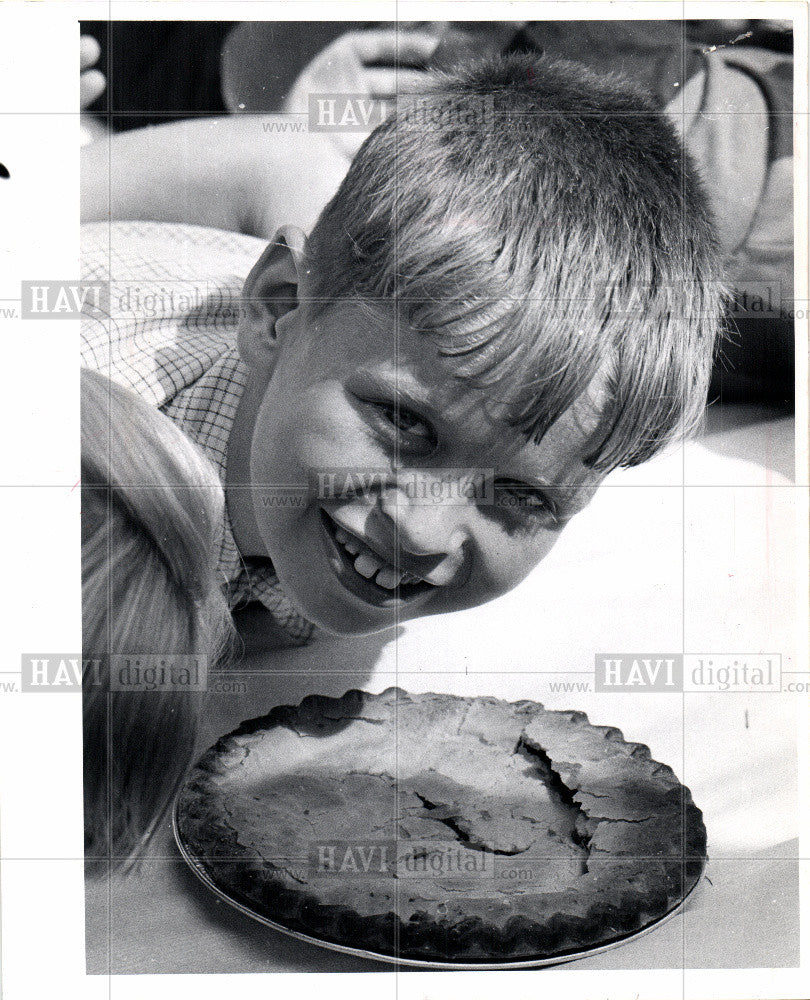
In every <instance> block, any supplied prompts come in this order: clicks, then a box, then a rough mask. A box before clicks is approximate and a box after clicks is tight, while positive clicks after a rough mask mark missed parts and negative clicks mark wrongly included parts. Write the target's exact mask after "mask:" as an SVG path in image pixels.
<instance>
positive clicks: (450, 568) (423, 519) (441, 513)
mask: <svg viewBox="0 0 810 1000" xmlns="http://www.w3.org/2000/svg"><path fill="white" fill-rule="evenodd" d="M469 506H470V505H469V503H468V502H466V501H464V500H463V499H460V498H458V497H455V498H453V499H452V500H450V499H443V500H440V501H438V502H432V501H431V500H427V499H424V498H420V497H411V496H408V494H407V492H406V491H405V490H403V489H401V488H399V487H398V486H388V487H385V488H384V489H383V490H382V491H381V493H380V500H379V508H380V511H381V512H382V514H383V515H384V516H385V517H386V518H387V519H390V521H391V522H393V525H394V526H395V528H396V531H397V535H398V539H397V541H398V547H399V549H400V550H401V551H402V552H403V554H407V555H410V556H412V557H415V559H416V560H418V564H421V573H419V575H421V576H429V579H430V582H431V583H433V584H435V585H436V586H444V585H446V584H448V583H451V582H454V581H455V579H456V577H457V575H458V572H459V570H460V569H461V566H462V563H463V562H464V557H465V548H466V546H465V543H466V542H467V540H468V539H469V537H470V531H469V525H468V518H469Z"/></svg>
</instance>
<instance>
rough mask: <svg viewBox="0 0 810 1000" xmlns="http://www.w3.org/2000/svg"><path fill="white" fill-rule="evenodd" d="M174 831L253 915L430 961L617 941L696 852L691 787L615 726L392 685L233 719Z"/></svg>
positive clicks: (688, 870)
mask: <svg viewBox="0 0 810 1000" xmlns="http://www.w3.org/2000/svg"><path fill="white" fill-rule="evenodd" d="M177 829H178V835H179V837H180V840H181V842H182V843H183V845H184V847H185V848H186V850H187V851H188V852H189V853H190V854H191V855H192V856H193V857H194V858H195V859H196V861H197V863H198V864H199V865H201V867H202V868H203V870H204V871H205V872H206V874H207V876H208V877H209V878H210V880H211V881H213V883H214V884H215V885H216V886H218V887H219V888H220V889H221V890H222V891H223V892H225V893H226V894H227V895H229V896H230V897H232V898H235V899H237V900H238V901H239V902H241V903H242V904H243V905H246V906H248V907H249V908H250V909H251V910H253V911H255V912H256V913H257V914H259V915H261V916H264V917H266V918H268V919H270V920H272V921H274V922H276V923H278V924H281V925H283V926H284V927H287V928H289V929H290V930H293V931H297V932H300V933H304V934H307V935H310V936H314V937H317V938H319V939H321V940H323V941H327V942H331V943H335V944H338V945H344V946H348V947H352V948H362V949H364V950H368V951H374V952H377V953H379V954H382V955H386V956H399V957H401V958H406V959H407V958H413V959H419V960H429V961H430V960H433V961H436V960H438V961H450V962H453V961H458V962H461V961H464V962H473V963H474V962H476V961H481V962H509V961H519V960H528V959H542V958H549V957H553V956H558V955H560V956H562V955H564V954H565V953H566V952H577V951H582V950H585V949H587V948H591V947H597V946H599V945H605V944H608V943H610V942H611V941H616V940H618V939H620V938H622V937H625V936H627V935H628V934H630V933H633V932H636V931H638V930H641V929H643V928H644V927H645V926H647V925H649V924H650V923H653V922H654V921H656V920H658V919H660V918H661V917H662V916H664V915H665V914H666V913H667V912H669V911H670V910H671V909H673V908H674V907H675V906H676V905H677V904H678V903H679V902H680V901H681V900H682V899H683V898H684V896H685V895H686V894H687V893H688V892H689V891H690V890H691V889H692V888H693V887H694V885H695V883H696V882H697V880H698V879H699V878H700V875H701V872H702V870H703V865H704V862H705V857H706V830H705V827H704V826H703V821H702V816H701V812H700V810H699V809H698V808H697V807H696V806H695V805H694V804H693V803H692V799H691V795H690V793H689V790H688V789H687V788H684V787H683V786H682V785H681V784H680V783H679V781H678V779H677V778H676V777H675V774H674V773H673V771H672V770H671V768H669V767H667V766H666V765H664V764H659V763H657V762H656V761H653V760H651V759H650V752H649V749H648V748H647V747H646V746H644V745H643V744H640V743H627V742H625V741H624V738H623V736H622V734H621V732H620V731H619V730H618V729H614V728H610V727H604V726H592V725H591V724H590V723H589V722H588V719H587V717H586V716H585V715H584V714H583V713H582V712H574V711H565V712H562V711H547V710H546V709H544V708H543V706H542V705H540V704H538V703H537V702H531V701H520V702H515V703H508V702H505V701H500V700H498V699H496V698H460V697H455V696H452V695H445V694H421V695H411V694H408V693H407V692H405V691H402V690H400V689H398V688H389V689H388V690H386V691H384V692H383V693H382V694H380V695H371V694H368V693H366V692H363V691H348V692H347V693H346V694H345V695H344V696H343V697H342V698H326V697H321V696H312V697H309V698H305V699H304V700H303V701H302V702H301V704H300V705H299V706H297V707H294V706H289V705H286V706H281V707H279V708H276V709H274V710H273V711H272V712H270V713H269V715H266V716H263V717H261V718H259V719H254V720H251V721H249V722H245V723H243V724H242V725H241V726H240V727H239V728H238V729H237V730H236V731H235V732H233V733H232V734H230V735H229V736H225V737H223V738H222V739H221V740H219V742H218V743H217V744H216V745H215V746H214V747H212V748H211V749H210V750H209V751H208V752H207V753H206V754H205V755H204V756H203V757H202V758H201V760H200V761H199V762H198V763H197V765H196V766H195V768H194V769H193V770H192V772H191V774H190V775H189V778H188V780H187V782H186V784H185V786H184V788H183V790H182V792H181V794H180V797H179V801H178V804H177ZM437 856H438V857H437ZM437 860H438V862H439V864H438V865H437V864H436V861H437Z"/></svg>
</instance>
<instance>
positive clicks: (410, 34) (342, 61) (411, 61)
mask: <svg viewBox="0 0 810 1000" xmlns="http://www.w3.org/2000/svg"><path fill="white" fill-rule="evenodd" d="M440 37H441V35H440V32H432V33H431V32H427V31H405V32H403V31H397V30H395V29H391V28H386V29H382V30H375V31H371V30H369V31H350V32H347V33H346V34H345V35H341V37H340V38H338V39H336V40H335V41H334V42H332V43H331V45H327V46H326V48H325V49H324V50H323V51H322V52H321V53H319V54H318V55H317V56H316V57H315V58H314V59H313V60H312V62H311V63H310V64H309V65H308V66H307V67H306V68H305V69H304V70H303V71H302V72H301V73H300V74H299V76H298V78H297V79H296V81H295V83H294V84H293V87H292V89H291V90H290V92H289V94H288V95H287V97H286V99H285V101H284V108H283V110H284V111H285V112H286V113H288V114H299V115H301V114H307V113H308V111H309V95H310V94H334V95H335V96H336V97H339V95H341V94H351V95H353V96H357V95H359V96H361V97H363V98H372V99H374V100H377V101H380V102H381V110H382V111H383V113H384V110H385V107H386V106H387V105H392V104H393V102H394V100H395V98H396V97H397V95H399V94H402V93H418V92H419V90H420V89H422V88H423V87H424V85H425V81H426V78H427V76H426V71H425V66H426V65H427V62H428V60H429V59H430V57H431V55H432V54H433V52H434V51H435V50H436V48H437V46H438V44H439V42H440ZM379 121H380V114H379V112H378V113H377V114H376V115H374V116H373V118H372V124H371V125H370V126H369V127H368V128H363V127H362V126H358V130H357V131H346V132H334V133H329V137H330V139H331V140H332V141H333V142H334V144H335V145H336V146H337V147H338V148H339V149H340V151H341V152H342V153H343V155H345V156H346V157H348V158H351V157H352V156H354V154H355V153H356V152H357V150H358V149H359V148H360V145H361V144H362V142H363V140H364V139H365V138H366V136H367V135H368V133H369V132H370V131H371V129H372V128H373V127H374V125H375V124H377V123H378V122H379Z"/></svg>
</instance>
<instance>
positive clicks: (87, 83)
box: [79, 69, 107, 110]
mask: <svg viewBox="0 0 810 1000" xmlns="http://www.w3.org/2000/svg"><path fill="white" fill-rule="evenodd" d="M106 86H107V81H106V80H105V79H104V74H103V73H100V72H99V71H98V70H97V69H88V70H85V71H84V73H82V75H81V76H80V77H79V107H80V108H81V109H82V110H84V109H85V108H86V107H88V105H90V104H92V103H93V101H95V99H96V98H97V97H99V96H100V95H101V94H103V93H104V88H105V87H106Z"/></svg>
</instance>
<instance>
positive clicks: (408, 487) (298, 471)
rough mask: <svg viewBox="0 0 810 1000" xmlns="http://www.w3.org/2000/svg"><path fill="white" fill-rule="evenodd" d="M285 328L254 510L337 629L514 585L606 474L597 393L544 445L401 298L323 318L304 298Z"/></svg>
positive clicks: (270, 544) (256, 471)
mask: <svg viewBox="0 0 810 1000" xmlns="http://www.w3.org/2000/svg"><path fill="white" fill-rule="evenodd" d="M276 330H277V334H278V344H277V348H276V350H277V355H276V364H275V368H274V370H273V373H272V376H271V377H270V380H269V383H267V385H266V388H265V389H264V394H263V398H262V400H261V403H260V404H259V408H258V412H257V415H256V420H255V424H254V426H253V430H252V440H251V448H250V478H251V482H252V484H253V489H252V491H251V496H252V512H253V514H254V516H255V519H256V522H257V528H258V533H259V535H260V536H261V540H262V543H263V546H264V547H265V548H266V550H267V554H268V555H269V556H270V558H271V559H272V561H273V564H274V567H275V569H276V572H277V573H278V576H279V579H280V581H281V583H282V586H283V587H284V588H285V590H286V591H287V593H288V595H289V596H290V598H291V599H292V601H293V603H294V604H295V605H296V606H297V607H298V608H299V610H300V611H301V613H302V614H303V615H304V616H305V617H306V618H308V619H309V620H310V621H312V622H315V623H316V624H317V625H319V626H320V627H322V628H324V629H326V630H328V631H331V632H335V633H339V634H352V633H363V632H373V631H378V630H380V629H382V628H385V627H386V626H389V625H393V624H395V623H396V622H398V621H404V620H407V619H410V618H417V617H421V616H423V615H433V614H442V613H445V612H450V611H457V610H460V609H463V608H471V607H474V606H476V605H478V604H483V603H485V602H487V601H490V600H492V599H493V598H495V597H498V596H499V595H501V594H504V593H506V592H507V591H509V590H511V589H512V588H513V587H514V586H515V585H516V584H518V583H519V582H520V581H521V580H523V578H524V577H525V576H526V575H527V574H528V573H529V571H530V570H531V569H532V568H533V567H534V566H536V565H537V563H539V562H540V560H541V559H543V557H544V556H545V555H546V553H547V552H548V551H549V550H550V549H551V548H552V546H553V545H554V543H555V542H556V540H557V538H558V537H559V534H560V532H561V530H562V528H563V527H564V526H565V523H566V522H567V521H568V520H569V519H570V518H571V517H572V516H573V515H574V514H575V513H576V512H577V511H578V510H581V509H582V507H584V506H585V505H586V504H587V502H588V501H589V500H590V498H591V496H592V495H593V493H594V491H595V489H596V487H597V486H598V484H599V482H600V481H601V478H602V475H601V474H600V473H595V472H593V471H592V470H590V469H588V468H586V466H585V465H584V464H583V461H582V460H583V457H584V456H585V455H587V454H588V450H589V449H588V444H589V439H590V437H591V435H592V434H593V432H594V430H595V428H596V424H597V420H598V416H597V410H596V407H595V405H594V404H593V403H592V402H591V401H589V400H588V399H587V398H585V397H583V398H582V399H580V400H579V401H578V402H577V403H576V404H575V405H574V406H573V407H572V408H571V409H570V410H569V411H568V412H566V413H565V414H564V415H563V417H562V418H561V419H560V420H558V421H557V423H556V424H555V425H554V426H553V427H552V428H551V429H550V431H549V432H548V433H547V434H546V436H545V438H544V439H543V441H542V442H541V443H540V444H539V445H534V444H532V443H530V442H528V441H527V440H526V438H525V437H524V436H523V435H522V434H521V433H520V432H519V431H517V430H515V429H513V428H510V427H509V426H508V425H507V424H506V423H505V422H503V421H502V420H500V419H499V418H498V413H497V409H496V408H495V407H494V406H493V403H492V399H491V398H490V397H489V396H488V395H487V393H486V392H485V391H484V390H480V389H477V388H475V387H473V386H471V385H470V384H469V383H467V382H465V381H462V380H459V379H457V378H454V377H453V376H452V374H451V369H450V368H449V366H448V364H447V362H446V361H445V359H443V358H442V357H441V356H440V355H439V353H438V351H437V348H436V346H435V344H434V342H433V341H432V340H431V339H430V338H429V337H427V336H425V335H424V334H420V333H416V332H414V331H413V330H411V329H408V328H406V327H404V326H402V325H401V324H398V323H397V319H396V312H395V309H394V307H393V305H392V306H390V307H383V306H379V307H378V306H376V305H375V307H374V309H373V311H372V312H371V313H370V312H369V309H368V308H363V307H361V306H359V305H357V304H354V303H348V302H347V303H341V304H338V305H335V306H333V307H330V308H329V309H327V310H326V311H325V312H323V313H321V314H320V315H319V316H317V317H313V316H311V315H310V314H309V310H308V307H307V306H301V307H299V308H298V309H295V310H294V311H292V312H289V313H287V314H286V315H285V316H283V317H282V319H281V320H279V321H278V324H277V327H276ZM397 407H398V408H397ZM319 473H321V475H320V476H319ZM363 475H365V477H366V478H365V480H363V479H362V476H363ZM347 477H348V478H347ZM465 483H466V485H467V487H470V486H471V485H472V486H473V488H472V489H469V488H468V489H467V490H465V489H464V488H463V484H465ZM284 487H293V489H292V490H290V489H286V490H285V489H284ZM302 487H304V489H302ZM285 498H286V499H285ZM403 573H405V574H407V575H405V576H404V578H403V577H402V574H403Z"/></svg>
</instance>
